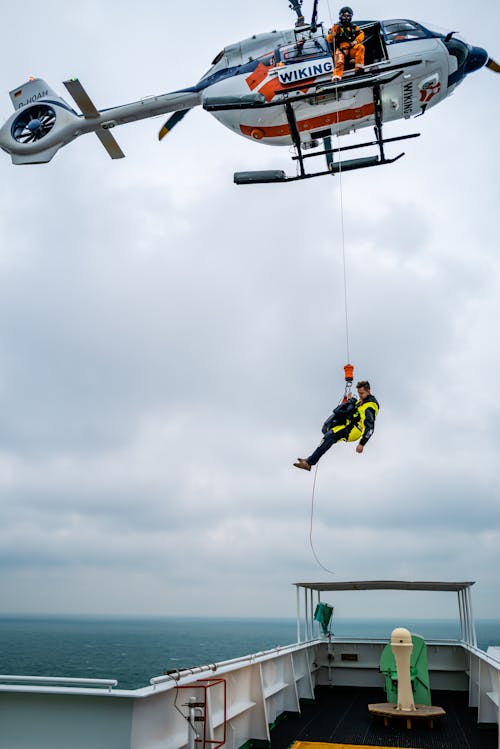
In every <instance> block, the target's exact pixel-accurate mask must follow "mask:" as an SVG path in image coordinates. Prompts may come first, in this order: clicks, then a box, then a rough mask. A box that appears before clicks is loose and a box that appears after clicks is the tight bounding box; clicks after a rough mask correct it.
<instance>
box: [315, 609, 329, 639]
mask: <svg viewBox="0 0 500 749" xmlns="http://www.w3.org/2000/svg"><path fill="white" fill-rule="evenodd" d="M332 614H333V606H330V604H328V603H318V605H317V606H316V610H315V612H314V621H316V622H319V623H320V624H321V629H322V630H323V634H324V635H327V634H328V633H329V630H328V625H329V624H330V619H331V618H332Z"/></svg>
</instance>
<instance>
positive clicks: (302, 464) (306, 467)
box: [294, 458, 311, 471]
mask: <svg viewBox="0 0 500 749" xmlns="http://www.w3.org/2000/svg"><path fill="white" fill-rule="evenodd" d="M294 466H296V467H297V468H303V469H304V471H310V470H311V466H310V465H309V463H308V462H307V460H306V459H305V458H297V462H296V463H294Z"/></svg>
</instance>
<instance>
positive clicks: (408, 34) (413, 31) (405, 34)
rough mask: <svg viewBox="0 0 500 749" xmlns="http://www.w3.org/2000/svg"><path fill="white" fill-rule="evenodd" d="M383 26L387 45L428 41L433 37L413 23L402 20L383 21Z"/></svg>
mask: <svg viewBox="0 0 500 749" xmlns="http://www.w3.org/2000/svg"><path fill="white" fill-rule="evenodd" d="M383 26H384V32H385V40H386V42H387V44H396V43H397V42H411V41H413V40H414V39H428V38H430V37H432V36H433V34H431V33H430V32H429V31H427V29H424V27H423V26H420V24H419V23H416V22H415V21H407V20H404V19H398V20H395V21H385V22H384V24H383Z"/></svg>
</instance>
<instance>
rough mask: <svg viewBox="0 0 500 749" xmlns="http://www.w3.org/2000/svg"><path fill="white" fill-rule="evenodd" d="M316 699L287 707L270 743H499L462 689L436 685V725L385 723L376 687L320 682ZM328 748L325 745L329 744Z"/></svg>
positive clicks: (464, 746)
mask: <svg viewBox="0 0 500 749" xmlns="http://www.w3.org/2000/svg"><path fill="white" fill-rule="evenodd" d="M315 694H316V700H315V702H313V703H308V704H305V705H302V714H301V715H297V714H292V713H287V714H286V715H285V716H284V717H283V719H282V720H280V721H279V722H278V723H277V725H276V726H275V727H274V728H273V730H272V732H271V749H287V748H288V747H290V746H291V745H292V744H293V743H294V742H295V741H308V742H326V743H330V744H340V745H342V744H346V745H349V746H351V745H354V746H360V747H363V746H370V747H400V748H401V749H404V748H405V747H410V748H413V749H497V747H498V732H497V727H496V726H479V725H478V724H477V710H474V709H471V708H469V707H468V697H467V694H466V693H464V692H444V691H441V692H440V691H433V693H432V696H433V703H434V704H435V705H439V706H440V707H442V708H444V710H445V711H446V716H445V718H444V719H443V720H442V721H441V722H437V723H436V724H435V726H434V728H432V729H431V728H429V727H428V726H427V725H422V724H420V725H419V724H418V723H416V724H415V723H414V724H413V727H412V729H411V730H407V729H406V725H405V722H404V721H395V722H391V724H390V725H389V727H387V728H386V727H384V722H383V719H382V718H372V716H371V715H370V714H369V713H368V704H369V703H373V702H380V701H382V699H384V697H383V693H382V692H381V690H380V689H377V688H358V687H318V688H317V689H316V691H315ZM325 749H326V748H325Z"/></svg>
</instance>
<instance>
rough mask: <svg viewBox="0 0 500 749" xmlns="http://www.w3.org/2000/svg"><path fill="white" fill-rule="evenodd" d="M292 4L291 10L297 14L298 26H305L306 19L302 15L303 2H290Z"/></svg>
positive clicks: (292, 0)
mask: <svg viewBox="0 0 500 749" xmlns="http://www.w3.org/2000/svg"><path fill="white" fill-rule="evenodd" d="M289 2H290V8H291V9H292V10H294V11H295V12H296V14H297V23H296V24H295V25H296V26H303V25H304V23H305V18H304V16H303V14H302V3H303V0H289Z"/></svg>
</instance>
